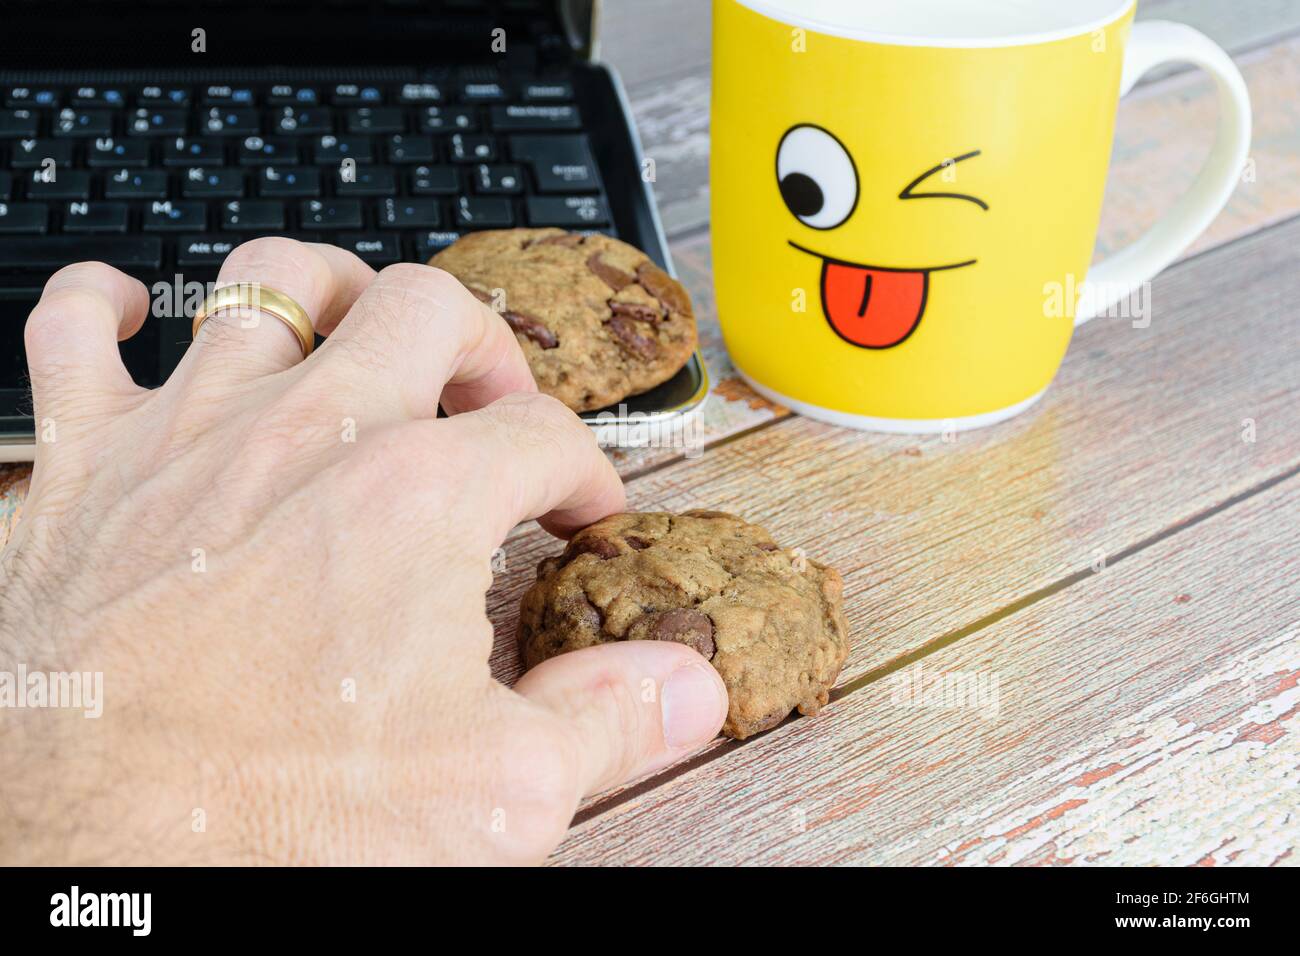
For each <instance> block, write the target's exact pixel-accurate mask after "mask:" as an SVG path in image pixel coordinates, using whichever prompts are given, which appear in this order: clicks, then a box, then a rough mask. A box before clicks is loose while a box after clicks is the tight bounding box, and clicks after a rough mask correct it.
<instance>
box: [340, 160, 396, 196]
mask: <svg viewBox="0 0 1300 956" xmlns="http://www.w3.org/2000/svg"><path fill="white" fill-rule="evenodd" d="M334 191H335V192H336V193H338V194H339V195H340V196H391V195H393V194H394V193H395V192H397V180H396V178H395V177H394V175H393V170H392V167H389V166H358V167H357V168H356V169H355V170H354V171H353V173H352V175H351V176H350V178H349V179H345V178H344V177H343V171H342V170H337V169H336V170H335V171H334Z"/></svg>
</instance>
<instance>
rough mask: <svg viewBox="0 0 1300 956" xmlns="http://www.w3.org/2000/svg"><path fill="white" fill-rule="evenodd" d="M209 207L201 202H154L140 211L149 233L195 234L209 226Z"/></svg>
mask: <svg viewBox="0 0 1300 956" xmlns="http://www.w3.org/2000/svg"><path fill="white" fill-rule="evenodd" d="M207 219H208V217H207V207H206V206H205V205H204V204H203V203H201V202H176V201H175V200H171V199H168V200H164V201H163V202H153V203H150V204H149V205H148V206H145V207H144V209H142V210H141V211H140V224H141V226H142V228H144V229H145V231H147V232H186V231H190V232H193V231H195V230H201V229H203V227H204V226H206V225H207Z"/></svg>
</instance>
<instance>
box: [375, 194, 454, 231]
mask: <svg viewBox="0 0 1300 956" xmlns="http://www.w3.org/2000/svg"><path fill="white" fill-rule="evenodd" d="M439 206H440V203H439V202H438V200H436V199H405V198H403V199H385V200H384V201H383V202H382V203H380V204H379V227H380V228H381V229H436V228H437V227H438V226H440V225H442V212H441V210H440V208H439Z"/></svg>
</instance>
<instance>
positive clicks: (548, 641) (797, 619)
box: [519, 511, 849, 740]
mask: <svg viewBox="0 0 1300 956" xmlns="http://www.w3.org/2000/svg"><path fill="white" fill-rule="evenodd" d="M842 592H843V585H842V582H841V580H840V576H839V574H838V573H837V572H836V571H835V570H834V569H833V568H828V567H826V566H825V565H822V564H818V563H817V562H816V561H809V560H808V559H806V558H805V557H803V554H802V552H801V551H799V550H797V549H796V550H792V551H786V550H783V549H781V548H780V547H778V546H777V544H776V543H775V542H773V541H772V538H771V536H770V535H768V533H767V532H766V531H764V530H763V529H762V528H759V527H757V526H755V525H752V524H748V523H746V522H744V521H742V520H741V519H740V518H737V517H735V516H733V515H729V514H723V513H722V512H720V511H688V512H686V513H685V514H681V515H672V514H661V513H644V514H631V513H629V514H619V515H612V516H611V517H608V518H605V519H604V520H602V521H598V522H596V524H594V525H591V526H590V527H588V528H586V529H584V530H583V531H580V532H579V533H578V534H576V535H575V536H574V537H573V540H572V541H570V542H569V545H568V547H567V548H565V549H564V553H563V554H561V555H558V556H556V557H552V558H547V559H545V560H544V561H542V563H541V564H540V565H538V568H537V583H536V584H534V585H533V586H532V587H531V588H529V590H528V592H527V593H526V594H524V598H523V604H522V607H521V609H520V614H519V647H520V652H521V653H522V655H523V659H524V664H525V666H527V667H533V666H535V665H536V664H539V663H541V662H542V661H544V660H546V659H547V658H549V657H554V656H555V655H556V654H562V653H564V652H565V651H573V650H578V649H579V648H583V647H591V646H592V645H595V644H606V643H609V642H611V641H677V642H678V643H681V644H686V645H689V646H690V647H693V648H695V650H697V651H699V652H700V654H702V655H703V656H704V658H705V659H706V660H708V661H710V662H711V663H712V664H713V666H714V667H715V668H716V669H717V671H718V673H719V674H721V675H722V680H723V682H724V683H725V684H726V685H727V695H728V697H729V699H730V706H729V707H728V711H727V722H726V723H725V724H724V725H723V727H722V732H723V733H724V734H726V735H727V736H729V737H735V738H737V739H740V740H743V739H744V738H745V737H749V736H750V735H752V734H756V733H759V732H760V731H763V730H767V729H769V728H771V727H775V726H776V725H777V724H779V723H780V722H781V721H782V720H784V719H785V717H786V715H788V714H789V713H790V711H791V710H794V709H795V708H798V710H799V712H800V713H801V714H815V713H817V711H818V710H820V709H821V708H822V707H823V706H824V705H825V704H826V701H827V700H828V692H829V690H830V688H831V686H832V685H833V684H834V683H835V678H836V677H837V676H838V675H839V672H840V667H841V666H843V664H844V660H845V658H847V657H848V653H849V636H848V625H847V624H846V622H845V620H844V611H843V606H842V605H843V598H842Z"/></svg>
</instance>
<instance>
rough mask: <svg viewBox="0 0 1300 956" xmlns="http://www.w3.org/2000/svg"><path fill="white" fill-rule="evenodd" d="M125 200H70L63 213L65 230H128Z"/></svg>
mask: <svg viewBox="0 0 1300 956" xmlns="http://www.w3.org/2000/svg"><path fill="white" fill-rule="evenodd" d="M126 213H127V205H126V203H124V202H70V203H68V206H67V209H66V210H64V213H63V231H64V232H126Z"/></svg>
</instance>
